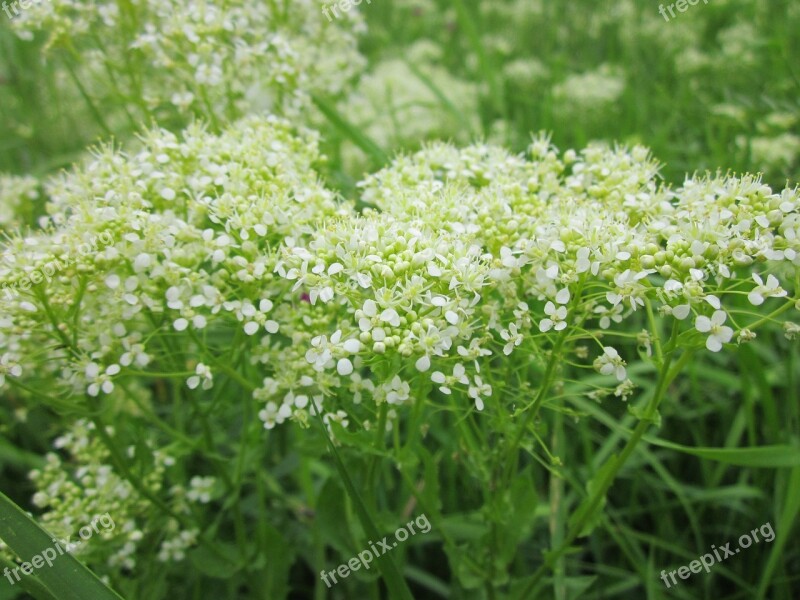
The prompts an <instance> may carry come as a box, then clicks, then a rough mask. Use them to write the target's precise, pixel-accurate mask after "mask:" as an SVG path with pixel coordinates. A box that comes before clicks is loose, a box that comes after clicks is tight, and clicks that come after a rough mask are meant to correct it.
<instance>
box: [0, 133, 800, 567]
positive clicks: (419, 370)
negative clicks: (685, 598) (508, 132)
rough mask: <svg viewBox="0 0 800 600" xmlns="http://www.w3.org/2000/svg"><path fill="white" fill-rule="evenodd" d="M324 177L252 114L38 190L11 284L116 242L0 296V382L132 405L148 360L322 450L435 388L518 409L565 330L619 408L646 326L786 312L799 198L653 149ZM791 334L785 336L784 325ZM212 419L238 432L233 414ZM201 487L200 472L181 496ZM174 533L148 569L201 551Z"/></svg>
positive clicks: (496, 158)
mask: <svg viewBox="0 0 800 600" xmlns="http://www.w3.org/2000/svg"><path fill="white" fill-rule="evenodd" d="M321 160H322V157H321V156H320V155H319V151H318V148H317V139H316V136H314V135H313V134H311V133H309V132H307V131H302V130H300V131H297V130H294V129H293V128H292V127H291V126H290V125H289V124H288V123H286V122H285V121H283V120H280V119H277V118H249V119H246V120H245V121H243V122H241V123H238V124H237V125H234V126H232V127H230V128H228V129H227V130H225V131H224V132H223V133H221V134H220V135H212V134H209V133H208V132H206V131H204V130H203V128H202V127H200V126H194V127H191V128H189V129H188V130H187V131H186V132H185V133H184V134H183V135H182V136H180V137H178V136H175V135H173V134H171V133H168V132H165V131H161V130H154V131H151V132H149V133H148V134H146V135H145V136H144V137H143V139H142V143H141V146H140V147H139V148H138V149H137V150H136V151H135V152H131V153H129V154H126V153H124V152H121V151H119V150H112V149H104V150H101V151H99V152H98V153H97V155H96V157H95V158H94V159H93V160H91V161H89V162H87V163H86V164H85V165H84V166H82V167H81V168H79V169H77V170H75V171H74V172H72V173H68V174H65V175H64V176H62V177H60V178H58V179H56V180H53V181H50V182H49V183H48V184H47V190H48V193H49V198H50V202H49V205H48V207H49V212H50V215H51V224H50V225H48V228H47V229H46V230H45V231H44V232H42V233H39V234H36V235H31V236H28V237H27V238H15V239H12V241H11V243H10V244H9V245H8V247H7V248H6V249H5V250H4V253H5V256H8V257H10V256H13V257H14V259H15V261H16V262H15V264H16V265H17V268H19V267H22V268H25V267H26V266H30V265H32V264H36V263H37V261H41V260H44V259H46V258H49V257H50V256H53V255H56V254H57V249H58V248H62V249H63V248H65V247H70V246H74V245H76V244H78V243H80V242H81V241H83V240H84V239H85V238H86V237H87V236H88V235H91V234H92V233H96V232H98V231H103V230H113V231H114V233H115V235H114V236H113V238H114V240H118V241H117V242H115V243H114V244H112V245H110V246H109V247H107V248H106V249H105V250H103V251H102V252H98V253H97V255H95V256H88V257H83V258H82V259H81V261H79V262H78V263H76V264H75V265H72V266H70V267H69V268H68V269H67V270H65V271H63V272H62V273H60V274H59V277H58V278H57V279H56V280H54V281H53V282H52V283H51V284H50V285H49V286H47V288H46V290H45V289H44V287H43V286H40V288H37V293H31V294H23V295H21V296H20V298H18V299H14V300H8V301H7V300H3V299H0V302H2V303H3V305H4V308H5V309H6V312H5V314H6V315H7V317H5V318H4V319H3V320H0V336H2V339H4V340H8V341H9V344H8V347H9V350H8V351H7V353H6V354H4V356H3V357H2V361H1V362H0V364H2V368H3V373H4V374H5V380H6V381H5V383H6V385H9V384H13V380H14V379H15V378H21V377H24V376H25V375H26V374H27V373H28V372H30V370H32V369H34V368H36V369H37V371H36V373H37V377H38V378H39V379H42V378H45V379H48V380H49V381H52V386H51V389H52V390H57V391H63V392H64V393H65V395H68V394H70V393H71V394H76V393H79V394H84V393H85V394H86V395H87V396H88V397H92V396H101V397H102V398H103V400H105V401H107V402H112V403H114V404H113V405H114V406H117V407H119V410H120V411H131V412H133V413H136V412H137V411H138V410H140V409H141V406H142V405H143V403H144V404H146V403H147V402H149V401H150V398H149V394H150V392H149V391H147V390H145V389H144V388H141V387H137V385H136V382H138V381H140V377H141V375H142V373H143V372H145V373H146V372H147V370H148V369H151V368H152V369H153V370H154V372H156V373H159V375H158V377H163V375H162V373H164V372H165V371H166V372H168V371H172V373H173V377H172V378H173V379H174V380H175V383H176V384H177V385H178V386H180V387H181V388H182V390H183V392H184V393H185V394H187V395H189V397H197V398H203V397H206V396H207V395H211V394H214V393H215V392H217V391H218V389H219V387H218V386H219V384H220V383H222V384H223V385H226V384H229V383H230V380H233V381H234V382H236V384H238V385H241V386H243V387H244V388H245V389H247V390H248V391H250V392H251V393H252V401H253V402H255V403H256V405H257V412H258V417H259V418H260V420H261V421H262V422H263V425H264V427H265V428H266V429H268V430H271V429H273V428H275V427H277V426H279V425H282V424H286V423H287V422H294V423H296V424H298V425H300V426H301V427H307V426H309V424H310V421H311V420H312V419H320V420H321V421H322V423H324V425H325V426H326V427H327V428H328V430H329V431H330V432H331V433H332V434H333V435H334V436H336V434H337V431H339V430H340V428H345V429H347V428H349V427H351V426H352V424H358V425H359V426H361V427H363V428H364V429H375V428H376V427H378V426H379V425H380V423H381V422H383V423H384V426H385V427H386V428H387V429H388V428H391V427H392V426H393V423H392V421H393V420H395V419H397V418H398V417H399V416H400V414H402V411H403V409H404V408H405V407H407V406H413V405H414V404H415V403H417V402H420V401H422V399H424V398H427V397H428V395H429V394H430V393H431V390H434V391H433V393H434V394H436V395H439V394H441V398H443V399H448V401H449V402H451V403H453V405H454V406H455V407H460V408H461V409H463V410H470V409H472V408H473V407H474V409H476V410H478V411H487V412H491V413H495V412H497V411H508V410H512V408H511V407H512V405H513V402H514V400H513V399H511V398H509V397H506V394H507V393H508V391H509V389H508V388H509V386H508V382H507V381H506V377H507V375H508V374H510V373H512V372H513V371H514V370H515V369H519V364H518V361H519V360H524V361H525V362H526V363H529V362H530V363H541V362H542V361H543V360H545V359H546V358H547V356H548V353H555V352H556V349H557V348H560V344H561V343H563V342H564V341H565V340H567V339H569V343H570V344H573V343H576V342H580V344H581V346H580V350H579V351H578V349H576V356H578V359H579V360H582V361H584V362H583V364H582V365H581V366H583V367H584V368H585V369H592V368H594V369H596V370H597V371H598V372H599V373H601V374H602V375H606V376H608V380H609V386H610V387H609V389H608V390H607V391H602V390H601V391H596V392H592V393H593V394H594V396H593V397H597V398H601V397H605V396H610V395H611V394H613V395H614V396H616V397H618V398H621V399H623V400H624V399H627V398H628V397H629V396H630V395H631V394H632V393H633V390H634V389H635V382H634V381H633V380H632V379H629V375H630V374H631V373H633V372H634V370H633V369H631V368H630V367H631V364H632V363H633V362H634V361H637V360H648V359H649V357H650V356H651V355H652V349H653V346H654V341H653V338H652V333H653V332H652V331H645V332H643V333H638V334H635V341H636V343H635V345H634V344H632V343H626V340H627V339H631V334H630V332H631V331H634V332H641V331H642V327H643V325H644V323H645V319H644V315H645V313H651V314H652V315H654V318H655V316H657V315H661V318H663V319H666V320H668V322H669V323H672V324H674V327H675V328H676V329H677V330H678V331H682V332H683V334H682V335H681V338H680V340H681V341H680V343H681V344H684V345H685V346H686V347H692V348H703V347H705V348H707V349H708V350H710V351H713V352H717V351H720V350H721V349H722V348H723V347H724V346H725V345H726V344H730V343H732V342H733V341H734V335H737V334H738V335H737V339H736V341H738V342H740V343H743V342H746V341H748V340H750V339H752V338H753V337H754V335H755V330H756V329H758V327H759V326H760V325H761V323H757V319H756V318H754V317H753V312H754V310H756V309H757V310H758V311H763V310H769V309H772V310H774V311H781V312H785V311H786V310H791V309H795V310H796V304H795V302H796V300H797V296H796V295H797V277H798V266H800V194H798V191H797V190H796V189H786V190H784V191H782V192H780V193H775V192H773V191H772V190H771V189H770V188H769V187H768V186H766V185H764V184H763V183H761V182H760V181H759V180H758V179H757V178H754V177H751V176H743V177H741V178H735V177H727V176H725V177H723V176H707V177H702V178H690V179H687V180H686V182H685V183H684V184H683V186H681V187H680V188H678V189H672V188H670V187H669V186H665V185H662V184H660V183H659V180H658V164H657V163H656V162H655V161H653V159H652V158H651V157H650V156H649V153H648V152H647V150H646V149H644V148H640V147H634V148H632V149H626V148H609V147H607V146H603V145H591V146H589V147H587V148H585V149H584V150H582V151H580V152H575V151H571V150H570V151H567V152H564V153H560V152H558V151H557V149H556V148H555V147H553V146H552V144H551V143H550V142H549V141H548V139H547V138H545V137H538V138H535V139H534V140H533V142H532V143H531V145H530V148H529V150H528V152H527V153H526V154H525V155H514V154H511V153H509V152H507V151H506V150H503V149H502V148H498V147H494V146H490V145H486V144H476V145H472V146H468V147H465V148H461V149H459V148H457V147H455V146H453V145H450V144H442V143H436V144H432V145H430V146H429V147H427V148H425V149H423V150H421V151H420V152H418V153H416V154H414V155H411V156H401V157H398V158H397V159H396V160H395V161H394V162H393V163H392V164H391V165H390V166H388V167H387V168H385V169H383V170H382V171H379V172H378V173H376V174H374V175H372V176H369V177H367V178H366V179H365V180H364V181H363V182H362V183H361V184H360V185H359V186H358V189H359V190H360V191H361V200H362V202H364V203H366V204H367V205H371V206H369V207H368V208H366V209H365V210H364V211H362V212H361V213H360V214H359V213H357V212H356V210H355V208H354V204H352V203H348V202H345V201H342V200H340V199H339V198H338V197H337V195H336V194H335V193H333V192H332V191H330V190H329V189H327V188H326V187H325V185H324V183H323V182H321V181H320V179H319V177H318V175H317V174H316V172H315V171H314V166H315V165H316V164H318V163H319V162H320V161H321ZM12 276H13V275H10V274H9V271H8V270H6V271H3V272H2V277H6V278H8V277H12ZM39 292H41V293H39ZM762 306H769V308H759V307H762ZM76 307H77V308H76ZM775 314H776V315H777V314H780V313H778V312H776V313H775ZM690 317H691V318H690ZM775 320H777V319H776V317H771V318H766V320H765V322H769V321H775ZM796 320H797V319H794V321H796ZM784 333H785V335H786V336H787V337H795V336H796V335H797V326H796V325H794V324H793V321H792V320H789V321H787V324H786V325H784ZM617 336H619V337H617ZM617 340H619V341H617ZM53 341H55V342H56V344H54V343H53ZM632 341H633V340H632V339H631V342H632ZM593 344H596V346H594V350H592V349H591V348H592V345H593ZM228 345H233V347H234V348H235V349H234V350H233V351H232V352H231V351H230V350H223V348H227V347H228ZM43 357H46V358H47V360H46V361H44V364H41V363H42V358H43ZM220 357H223V358H221V359H220ZM18 366H21V368H18ZM508 376H510V375H508ZM631 377H633V376H632V375H631ZM257 381H260V384H259V383H257ZM511 391H512V395H513V390H511ZM498 392H500V393H498ZM133 406H136V407H137V408H136V409H134V408H132V407H133ZM221 411H222V412H221V413H220V415H219V417H218V418H220V419H224V418H231V419H238V418H239V416H240V405H238V404H235V403H232V404H231V405H230V406H225V407H224V408H223V409H221ZM225 411H228V412H225ZM380 415H383V416H380ZM106 462H107V461H105V460H100V459H98V460H95V463H96V464H97V465H104V464H106ZM97 468H100V467H97ZM57 470H58V471H59V472H62V473H63V469H61V468H59V469H57ZM54 473H55V471H54ZM109 476H111V475H110V474H109ZM52 477H53V478H55V477H56V475H55V474H53V475H52ZM63 477H66V476H65V475H64V476H63ZM160 477H161V474H160V473H159V480H160ZM48 486H50V482H48V483H47V484H46V485H44V486H40V488H39V489H40V490H41V491H42V493H44V494H46V495H47V498H62V497H63V496H64V493H63V491H64V489H66V488H64V489H62V488H61V487H58V486H57V487H56V488H52V490H51V491H49V492H48V491H47V490H48ZM214 493H215V486H214V483H213V482H212V481H211V480H207V479H203V478H202V477H198V478H197V479H195V480H193V481H192V483H191V484H190V486H189V489H188V490H180V489H179V490H177V491H175V493H174V494H173V497H172V499H173V501H174V502H175V503H176V506H178V505H179V507H182V506H183V505H184V504H186V503H189V502H195V503H201V504H202V503H206V502H209V501H210V500H211V499H212V498H213V494H214ZM59 502H61V500H59ZM51 505H52V502H51ZM181 510H182V509H181ZM106 511H109V512H112V514H114V518H115V519H116V518H117V516H116V513H114V512H113V511H110V510H109V509H104V510H103V511H102V512H106ZM179 512H180V511H179ZM137 530H138V526H137ZM165 530H166V531H169V532H171V533H170V541H169V543H167V544H166V545H164V546H163V547H162V548H161V557H162V559H164V560H172V559H180V558H181V557H182V556H184V554H185V550H186V548H187V547H189V546H190V545H191V544H193V543H194V542H195V541H196V535H197V533H196V532H195V531H193V530H189V531H185V530H183V529H182V528H180V527H178V523H177V522H175V523H171V524H167V526H166V529H165ZM173 534H174V535H173Z"/></svg>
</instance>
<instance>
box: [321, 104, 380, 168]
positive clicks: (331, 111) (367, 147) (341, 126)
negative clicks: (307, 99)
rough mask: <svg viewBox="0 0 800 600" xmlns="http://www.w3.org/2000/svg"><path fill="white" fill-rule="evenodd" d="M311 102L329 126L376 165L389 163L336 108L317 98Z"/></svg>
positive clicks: (371, 142) (377, 148) (376, 147)
mask: <svg viewBox="0 0 800 600" xmlns="http://www.w3.org/2000/svg"><path fill="white" fill-rule="evenodd" d="M311 98H312V100H313V101H314V104H315V105H316V107H317V108H318V109H319V110H320V112H321V113H322V114H323V115H325V118H327V119H328V120H329V121H330V122H331V124H332V125H333V126H334V127H336V128H337V129H338V130H339V131H341V132H342V133H343V134H344V135H345V136H346V137H347V138H348V139H349V140H350V141H351V142H353V143H354V144H355V145H356V146H358V147H359V148H361V149H362V150H363V151H364V152H366V153H367V154H368V155H369V156H370V158H372V160H373V161H374V162H375V163H376V164H378V165H386V164H389V163H390V162H391V161H390V159H389V156H388V155H387V154H386V153H385V152H384V151H383V150H382V149H381V148H380V146H378V144H376V143H375V142H373V141H372V140H371V139H370V138H369V137H367V136H366V135H365V134H364V133H363V132H362V131H361V130H360V129H359V128H358V127H356V126H355V125H353V124H352V123H350V122H348V121H347V120H346V119H345V118H344V117H343V116H342V115H341V114H340V113H339V111H337V110H336V108H335V107H334V106H333V105H331V104H328V103H327V102H326V101H325V100H323V99H322V98H320V97H319V96H312V97H311Z"/></svg>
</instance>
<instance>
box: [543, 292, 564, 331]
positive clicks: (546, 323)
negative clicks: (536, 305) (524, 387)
mask: <svg viewBox="0 0 800 600" xmlns="http://www.w3.org/2000/svg"><path fill="white" fill-rule="evenodd" d="M544 312H545V314H546V315H547V316H548V317H550V318H549V319H542V320H541V321H539V331H541V332H542V333H545V332H547V331H550V330H551V329H555V330H556V331H561V330H562V329H564V328H565V327H566V326H567V322H566V321H565V319H566V318H567V307H566V306H559V307H558V308H556V305H555V304H553V303H552V302H550V301H549V300H548V302H547V304H545V305H544Z"/></svg>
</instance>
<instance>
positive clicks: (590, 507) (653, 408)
mask: <svg viewBox="0 0 800 600" xmlns="http://www.w3.org/2000/svg"><path fill="white" fill-rule="evenodd" d="M670 341H672V340H670ZM692 355H693V353H692V352H691V351H687V352H684V354H683V355H681V357H680V358H679V359H678V361H677V362H676V363H675V366H674V367H672V368H670V367H671V363H672V358H673V357H672V356H668V357H667V358H666V360H665V361H664V363H663V364H662V366H661V369H660V372H659V379H658V385H657V387H656V391H655V393H654V394H653V397H652V399H651V400H650V402H649V403H648V405H647V408H646V409H645V413H644V415H643V417H642V419H641V420H640V421H639V423H638V424H637V425H636V428H635V429H634V430H633V433H632V435H631V437H630V438H629V439H628V441H627V443H626V444H625V446H624V447H623V449H622V451H621V452H620V454H619V456H612V457H611V458H610V459H609V463H606V465H604V466H603V467H601V469H600V471H601V472H604V473H605V475H604V476H603V478H602V479H601V480H600V482H599V483H598V485H597V486H596V487H594V489H593V491H592V495H591V496H589V498H587V500H586V501H585V503H584V504H583V505H582V507H581V509H580V511H581V513H580V517H579V518H578V519H577V520H576V521H575V523H574V524H573V525H572V527H570V529H569V531H568V532H567V535H566V537H565V538H564V540H563V541H562V543H561V545H560V546H559V547H558V548H557V549H556V550H554V551H552V552H550V553H548V555H547V557H546V558H545V561H544V563H543V564H542V565H541V566H540V567H539V568H538V569H537V570H536V572H535V573H534V574H533V577H532V578H531V580H530V582H529V584H528V586H527V587H526V590H525V592H524V593H523V594H522V596H521V597H523V598H524V597H527V594H529V593H530V592H531V590H533V589H534V587H535V586H536V585H537V584H538V583H539V582H540V581H541V579H542V577H544V575H545V573H546V572H547V571H548V570H549V569H550V568H552V566H553V564H554V563H555V562H556V561H557V560H558V559H559V558H560V557H561V556H563V555H564V553H565V552H566V551H567V550H568V549H569V547H570V545H571V544H572V542H574V541H575V540H576V539H577V538H578V537H579V536H580V534H581V532H582V531H583V529H584V527H586V524H587V523H588V522H589V520H590V519H591V518H592V516H593V514H594V512H595V510H596V509H597V507H598V506H599V505H600V502H601V501H602V499H603V498H605V496H606V493H607V492H608V490H609V489H610V488H611V485H612V484H613V483H614V480H615V479H616V477H617V474H618V473H619V471H620V469H622V467H623V465H624V464H625V463H626V462H627V460H628V458H630V456H631V454H633V451H634V450H635V449H636V446H637V445H638V444H639V442H640V441H641V439H642V436H644V434H645V433H646V432H647V429H648V428H649V427H650V425H651V424H652V420H653V417H654V416H655V414H656V412H657V411H658V406H659V405H660V404H661V401H662V400H663V399H664V394H665V392H666V390H667V387H668V386H669V384H670V383H671V382H672V380H673V379H674V378H675V377H676V376H677V375H678V373H680V371H681V370H682V368H683V367H684V366H685V365H686V363H687V362H689V360H690V358H691V357H692ZM609 464H610V466H609Z"/></svg>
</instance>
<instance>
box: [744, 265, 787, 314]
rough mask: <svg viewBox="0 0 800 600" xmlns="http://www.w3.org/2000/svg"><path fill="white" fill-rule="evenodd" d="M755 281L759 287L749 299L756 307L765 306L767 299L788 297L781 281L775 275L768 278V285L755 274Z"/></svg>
mask: <svg viewBox="0 0 800 600" xmlns="http://www.w3.org/2000/svg"><path fill="white" fill-rule="evenodd" d="M753 280H754V281H755V282H756V283H757V284H758V285H757V286H756V287H755V289H754V290H753V291H752V292H750V293H749V294H748V295H747V299H748V300H749V301H750V304H752V305H754V306H760V305H762V304H764V300H765V299H767V298H783V297H784V296H786V290H784V289H783V288H782V287H781V284H780V281H778V278H777V277H775V275H768V276H767V283H766V285H765V284H764V281H763V280H762V279H761V277H760V276H759V275H758V273H753Z"/></svg>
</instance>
